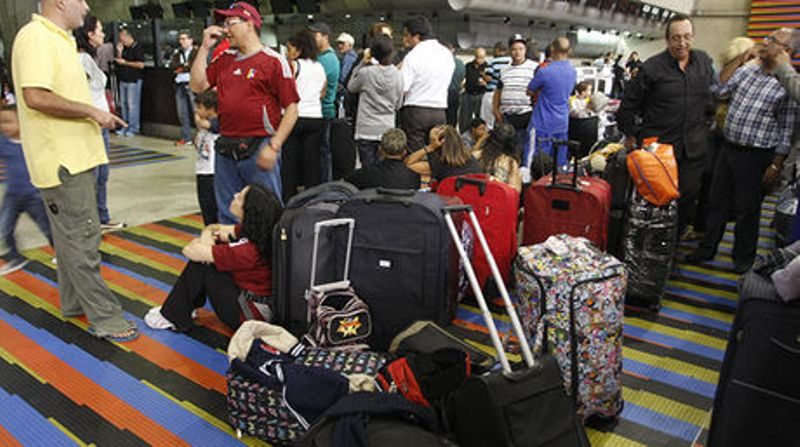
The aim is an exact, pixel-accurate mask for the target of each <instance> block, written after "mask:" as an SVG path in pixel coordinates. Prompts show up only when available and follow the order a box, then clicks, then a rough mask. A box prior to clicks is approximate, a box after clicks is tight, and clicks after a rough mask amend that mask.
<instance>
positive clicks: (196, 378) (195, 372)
mask: <svg viewBox="0 0 800 447" xmlns="http://www.w3.org/2000/svg"><path fill="white" fill-rule="evenodd" d="M6 278H8V279H9V280H11V281H13V282H14V283H15V284H17V285H18V286H20V287H23V288H25V289H26V290H28V291H30V292H31V293H33V294H35V295H36V296H38V297H40V298H42V299H43V300H45V301H47V302H48V303H50V304H51V305H53V306H55V307H60V303H59V299H58V290H57V289H56V288H55V287H53V286H51V285H49V284H47V283H45V282H44V281H42V280H40V279H38V278H36V277H34V276H32V275H30V274H29V273H27V272H25V271H18V272H14V273H12V274H10V275H7V276H6ZM79 320H80V321H83V322H86V317H80V318H79ZM125 347H126V348H128V349H130V350H131V351H133V352H135V353H136V354H138V355H140V356H141V357H142V358H144V359H146V360H148V361H150V362H151V363H153V364H155V365H159V366H161V367H162V368H164V369H170V370H173V371H175V372H177V373H179V374H181V375H182V376H184V377H186V378H187V379H189V380H191V381H192V382H195V383H197V384H198V385H200V386H203V387H205V388H208V389H211V390H214V391H217V392H219V393H222V394H225V393H226V391H227V387H226V384H225V377H223V376H222V375H220V374H217V373H216V372H214V371H212V370H211V369H209V368H206V367H205V366H203V365H201V364H199V363H197V362H195V361H194V360H192V359H190V358H189V357H186V356H184V355H183V354H180V353H178V352H175V351H173V350H172V349H170V348H168V347H167V346H165V345H163V344H161V343H159V342H157V341H155V340H153V339H152V338H149V337H147V336H145V335H140V336H139V338H138V339H136V341H134V342H130V343H126V344H125Z"/></svg>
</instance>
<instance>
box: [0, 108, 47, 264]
mask: <svg viewBox="0 0 800 447" xmlns="http://www.w3.org/2000/svg"><path fill="white" fill-rule="evenodd" d="M0 133H2V134H3V136H2V137H0V159H2V160H3V161H4V162H5V164H6V176H7V178H8V182H7V184H6V185H7V188H6V194H5V196H3V204H2V206H0V237H2V238H3V241H4V242H5V243H6V247H7V248H8V253H7V254H6V256H5V260H6V263H5V264H3V266H2V267H0V276H1V275H6V274H8V273H11V272H15V271H17V270H19V269H21V268H23V267H25V265H26V264H27V263H28V260H27V259H25V258H24V257H23V256H22V255H21V254H20V253H19V251H17V241H16V239H14V229H15V228H16V226H17V221H18V220H19V216H20V215H21V214H22V213H23V212H26V213H28V215H29V216H30V217H31V218H32V219H33V221H34V222H36V225H38V226H39V229H40V230H42V233H44V235H45V236H46V237H47V240H48V242H50V245H51V246H52V245H53V237H52V236H51V234H50V223H49V222H48V220H47V214H46V213H45V210H44V202H43V201H42V198H41V197H40V196H39V191H38V190H37V189H36V187H34V186H33V184H31V178H30V176H29V175H28V168H27V166H25V156H24V155H23V154H22V143H21V142H20V136H19V119H18V118H17V107H16V106H15V105H4V106H2V107H0Z"/></svg>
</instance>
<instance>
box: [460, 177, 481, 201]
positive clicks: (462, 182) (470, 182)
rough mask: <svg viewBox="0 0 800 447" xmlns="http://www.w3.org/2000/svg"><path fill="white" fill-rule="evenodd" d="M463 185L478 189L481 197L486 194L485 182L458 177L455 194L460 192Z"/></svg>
mask: <svg viewBox="0 0 800 447" xmlns="http://www.w3.org/2000/svg"><path fill="white" fill-rule="evenodd" d="M464 185H473V186H475V187H477V188H478V192H479V193H480V195H481V196H483V195H484V194H486V180H481V179H477V178H471V177H463V176H459V177H457V178H456V192H458V191H461V188H463V187H464Z"/></svg>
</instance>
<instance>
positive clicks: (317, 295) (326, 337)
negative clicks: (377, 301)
mask: <svg viewBox="0 0 800 447" xmlns="http://www.w3.org/2000/svg"><path fill="white" fill-rule="evenodd" d="M308 308H309V312H310V313H311V322H312V323H311V327H310V328H309V331H308V333H307V334H306V335H305V336H304V337H303V341H304V342H305V344H307V345H309V346H314V347H320V348H329V349H346V350H352V351H360V350H365V349H368V348H369V346H368V345H367V344H366V340H367V338H368V337H369V336H370V335H372V319H371V318H370V315H369V307H368V306H367V303H365V302H364V301H362V300H361V299H360V298H359V297H358V296H357V295H356V293H355V292H354V291H353V289H352V287H349V288H347V289H338V290H333V291H327V292H323V291H321V290H320V289H312V291H311V293H310V294H309V301H308Z"/></svg>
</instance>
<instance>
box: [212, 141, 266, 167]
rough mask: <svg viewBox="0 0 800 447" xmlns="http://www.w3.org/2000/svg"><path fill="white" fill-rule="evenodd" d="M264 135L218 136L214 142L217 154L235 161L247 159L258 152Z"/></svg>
mask: <svg viewBox="0 0 800 447" xmlns="http://www.w3.org/2000/svg"><path fill="white" fill-rule="evenodd" d="M263 140H264V137H241V138H238V137H226V136H222V135H221V136H220V137H219V138H217V141H216V143H215V144H214V149H215V150H216V151H217V153H218V154H220V155H223V156H225V157H228V158H232V159H234V160H236V161H240V160H247V159H248V158H250V157H251V156H252V155H253V154H255V153H256V152H258V149H259V147H261V142H262V141H263Z"/></svg>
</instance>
